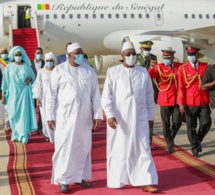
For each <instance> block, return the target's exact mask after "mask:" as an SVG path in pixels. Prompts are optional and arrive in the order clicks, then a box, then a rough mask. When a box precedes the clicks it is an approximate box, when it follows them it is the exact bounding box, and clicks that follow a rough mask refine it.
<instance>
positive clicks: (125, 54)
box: [124, 53, 136, 57]
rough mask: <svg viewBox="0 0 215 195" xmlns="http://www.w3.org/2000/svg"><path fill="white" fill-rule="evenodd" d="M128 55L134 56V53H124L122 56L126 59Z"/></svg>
mask: <svg viewBox="0 0 215 195" xmlns="http://www.w3.org/2000/svg"><path fill="white" fill-rule="evenodd" d="M130 55H132V56H135V55H136V53H126V54H124V56H127V57H129V56H130Z"/></svg>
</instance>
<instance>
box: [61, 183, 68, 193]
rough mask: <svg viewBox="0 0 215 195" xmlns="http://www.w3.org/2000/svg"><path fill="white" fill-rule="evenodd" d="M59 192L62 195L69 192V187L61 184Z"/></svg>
mask: <svg viewBox="0 0 215 195" xmlns="http://www.w3.org/2000/svg"><path fill="white" fill-rule="evenodd" d="M60 192H63V193H67V192H69V185H68V184H61V185H60Z"/></svg>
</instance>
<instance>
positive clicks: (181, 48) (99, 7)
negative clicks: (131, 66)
mask: <svg viewBox="0 0 215 195" xmlns="http://www.w3.org/2000/svg"><path fill="white" fill-rule="evenodd" d="M24 6H30V14H31V28H27V29H26V28H23V27H22V26H21V25H20V24H21V23H22V22H23V21H21V20H22V19H21V18H20V16H19V14H20V12H21V10H22V9H23V7H24ZM214 7H215V1H214V0H195V1H193V0H180V1H179V0H132V1H131V0H108V1H104V0H93V1H89V0H80V1H73V0H71V1H68V0H61V1H59V0H52V1H46V0H38V1H33V0H8V1H2V0H0V13H1V15H0V24H1V28H0V47H7V48H11V47H13V46H14V45H17V44H20V45H21V46H23V47H24V48H27V52H28V53H29V54H31V58H32V57H33V53H34V49H35V48H36V47H37V46H40V47H42V48H43V49H44V52H49V51H52V52H54V53H55V54H56V55H59V54H62V53H66V51H65V44H66V43H67V42H69V41H70V42H78V43H79V44H80V45H81V46H82V48H83V50H84V52H85V53H87V54H88V55H93V56H94V59H95V65H96V68H97V69H98V70H101V69H102V68H107V67H109V66H113V65H116V64H119V61H118V60H119V56H120V54H121V47H122V44H123V42H125V41H132V42H133V43H134V45H135V49H136V51H137V52H140V49H139V48H140V45H139V42H140V41H143V40H152V41H153V42H154V45H153V47H152V51H151V52H152V53H153V54H156V55H157V56H158V58H160V57H161V55H162V52H161V50H162V49H164V48H166V47H167V46H171V47H172V48H173V50H175V51H176V57H177V58H178V59H179V60H180V61H181V62H183V61H186V52H185V47H186V46H187V45H192V46H196V47H199V48H201V52H202V54H204V55H205V56H207V57H208V58H209V59H211V60H212V61H214V60H215V25H214V24H215V11H214ZM32 36H33V37H32ZM33 39H34V41H32V40H33Z"/></svg>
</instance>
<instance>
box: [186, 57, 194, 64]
mask: <svg viewBox="0 0 215 195" xmlns="http://www.w3.org/2000/svg"><path fill="white" fill-rule="evenodd" d="M187 59H188V61H189V62H191V63H194V62H195V61H196V56H187Z"/></svg>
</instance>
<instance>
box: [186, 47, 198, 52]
mask: <svg viewBox="0 0 215 195" xmlns="http://www.w3.org/2000/svg"><path fill="white" fill-rule="evenodd" d="M186 50H187V53H198V52H199V50H200V49H199V48H196V47H191V46H187V47H186Z"/></svg>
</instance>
